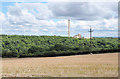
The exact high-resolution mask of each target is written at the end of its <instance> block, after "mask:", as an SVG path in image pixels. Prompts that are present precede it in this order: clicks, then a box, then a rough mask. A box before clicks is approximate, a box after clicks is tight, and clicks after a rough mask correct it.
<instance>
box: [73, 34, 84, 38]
mask: <svg viewBox="0 0 120 79" xmlns="http://www.w3.org/2000/svg"><path fill="white" fill-rule="evenodd" d="M73 38H82V37H81V34H77V35H75V36H73Z"/></svg>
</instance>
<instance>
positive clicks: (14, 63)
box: [2, 53, 118, 77]
mask: <svg viewBox="0 0 120 79" xmlns="http://www.w3.org/2000/svg"><path fill="white" fill-rule="evenodd" d="M2 64H3V75H2V76H3V77H16V76H17V77H117V76H118V53H108V54H94V55H76V56H63V57H45V58H3V61H2Z"/></svg>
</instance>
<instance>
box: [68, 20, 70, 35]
mask: <svg viewBox="0 0 120 79" xmlns="http://www.w3.org/2000/svg"><path fill="white" fill-rule="evenodd" d="M68 37H70V19H68Z"/></svg>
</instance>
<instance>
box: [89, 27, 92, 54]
mask: <svg viewBox="0 0 120 79" xmlns="http://www.w3.org/2000/svg"><path fill="white" fill-rule="evenodd" d="M89 32H90V54H92V32H93V30H92V28H91V26H90V30H89Z"/></svg>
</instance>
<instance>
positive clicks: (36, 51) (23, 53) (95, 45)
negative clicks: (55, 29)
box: [1, 35, 120, 57]
mask: <svg viewBox="0 0 120 79" xmlns="http://www.w3.org/2000/svg"><path fill="white" fill-rule="evenodd" d="M1 40H2V44H1V45H2V57H50V56H66V55H77V54H89V53H90V50H91V49H90V39H85V38H81V39H78V38H72V37H61V36H24V35H1ZM118 47H120V44H119V39H118V38H112V37H106V38H93V39H92V53H107V52H118V51H119V48H118Z"/></svg>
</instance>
